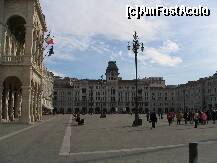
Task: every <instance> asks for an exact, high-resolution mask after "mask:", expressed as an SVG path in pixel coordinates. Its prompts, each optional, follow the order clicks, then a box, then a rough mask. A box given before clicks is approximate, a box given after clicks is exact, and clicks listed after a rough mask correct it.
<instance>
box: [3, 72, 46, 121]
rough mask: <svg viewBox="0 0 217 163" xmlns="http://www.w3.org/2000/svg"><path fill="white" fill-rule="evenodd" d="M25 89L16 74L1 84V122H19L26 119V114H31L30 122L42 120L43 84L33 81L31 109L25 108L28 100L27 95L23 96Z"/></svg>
mask: <svg viewBox="0 0 217 163" xmlns="http://www.w3.org/2000/svg"><path fill="white" fill-rule="evenodd" d="M23 89H25V88H23V86H22V82H21V81H20V80H19V79H18V78H17V77H14V76H13V77H7V78H6V79H5V80H4V82H3V84H2V85H0V122H14V121H15V122H19V121H22V119H26V115H27V116H29V119H30V122H35V121H38V120H41V118H42V101H41V95H42V93H41V85H40V84H37V83H36V82H33V81H32V82H31V87H30V88H29V89H30V91H31V96H30V97H31V101H30V110H24V109H23V108H25V101H26V100H28V98H26V96H23V91H22V90H23ZM25 109H26V108H25ZM26 113H27V114H26Z"/></svg>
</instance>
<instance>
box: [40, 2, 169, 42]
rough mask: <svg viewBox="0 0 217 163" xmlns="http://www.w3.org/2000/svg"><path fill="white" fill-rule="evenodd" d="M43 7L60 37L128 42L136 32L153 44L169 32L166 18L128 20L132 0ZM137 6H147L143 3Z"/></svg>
mask: <svg viewBox="0 0 217 163" xmlns="http://www.w3.org/2000/svg"><path fill="white" fill-rule="evenodd" d="M42 3H43V5H44V8H45V7H46V9H47V10H49V12H48V11H46V10H45V11H46V16H47V18H48V22H50V23H49V24H50V25H51V26H50V27H51V29H53V30H54V31H56V32H57V31H58V32H60V33H65V34H74V35H77V36H84V37H87V36H88V37H91V36H94V35H102V36H105V37H107V38H109V39H117V40H124V41H125V40H129V39H131V35H132V34H133V32H134V31H135V30H136V31H137V32H138V33H139V35H140V36H141V37H143V38H144V39H145V41H150V40H153V39H157V38H159V36H160V35H162V34H163V32H162V31H165V30H167V29H168V26H167V22H166V21H165V19H162V18H157V17H156V18H154V17H152V18H142V19H141V20H128V19H127V17H126V14H125V13H126V5H128V4H132V3H133V2H132V1H130V0H119V1H116V0H106V1H102V0H91V1H84V0H73V1H70V0H62V1H59V0H52V1H50V0H44V1H42ZM136 3H137V4H139V3H140V4H143V5H144V4H145V3H144V2H143V1H141V0H140V1H136ZM148 4H150V2H148ZM150 5H151V4H150ZM57 8H58V11H57ZM159 29H161V30H159ZM165 32H166V31H165Z"/></svg>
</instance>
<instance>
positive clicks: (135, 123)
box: [132, 113, 142, 127]
mask: <svg viewBox="0 0 217 163" xmlns="http://www.w3.org/2000/svg"><path fill="white" fill-rule="evenodd" d="M141 125H142V119H140V118H139V114H138V113H136V114H135V120H134V121H133V124H132V127H137V126H141Z"/></svg>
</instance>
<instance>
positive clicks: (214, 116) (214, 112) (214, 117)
mask: <svg viewBox="0 0 217 163" xmlns="http://www.w3.org/2000/svg"><path fill="white" fill-rule="evenodd" d="M216 114H217V113H216V110H214V109H213V110H212V112H211V117H212V120H213V124H215V120H216Z"/></svg>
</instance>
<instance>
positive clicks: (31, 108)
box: [30, 88, 35, 122]
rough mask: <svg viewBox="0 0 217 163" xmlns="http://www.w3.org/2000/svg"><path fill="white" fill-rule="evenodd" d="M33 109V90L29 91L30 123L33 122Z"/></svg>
mask: <svg viewBox="0 0 217 163" xmlns="http://www.w3.org/2000/svg"><path fill="white" fill-rule="evenodd" d="M33 107H34V89H33V88H32V89H31V104H30V117H31V122H34V121H35V118H34V114H33Z"/></svg>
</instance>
